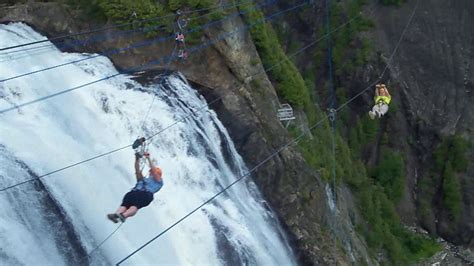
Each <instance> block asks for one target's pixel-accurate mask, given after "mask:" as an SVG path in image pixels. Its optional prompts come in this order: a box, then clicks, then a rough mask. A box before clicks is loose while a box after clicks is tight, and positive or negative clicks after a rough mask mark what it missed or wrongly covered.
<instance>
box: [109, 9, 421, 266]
mask: <svg viewBox="0 0 474 266" xmlns="http://www.w3.org/2000/svg"><path fill="white" fill-rule="evenodd" d="M418 2H419V0H417V2H416V6H415V8H414V9H413V12H412V15H411V17H410V19H409V20H408V22H407V24H406V27H405V29H404V30H403V31H402V34H401V36H400V39H399V41H398V44H397V46H396V47H395V49H394V51H393V53H392V55H391V57H390V59H389V60H388V62H387V64H386V66H385V69H384V72H385V70H386V69H387V68H388V66H389V65H390V64H391V62H392V60H393V56H394V55H395V53H396V51H397V49H398V46H399V45H400V43H401V41H402V39H403V37H404V35H405V33H406V30H407V29H408V27H409V25H410V24H411V21H412V19H413V16H414V14H415V13H416V10H417V7H418ZM384 72H383V73H384ZM376 82H378V81H376ZM376 82H374V83H373V84H375V83H376ZM372 87H373V85H370V86H369V87H367V88H366V89H364V90H363V91H366V90H367V89H368V88H372ZM359 95H361V94H359ZM351 100H352V99H351ZM351 100H348V101H346V102H345V103H344V104H343V105H341V106H340V107H339V108H337V109H336V110H335V112H338V111H340V110H341V109H342V108H343V107H344V106H346V105H347V104H348V103H349V102H350V101H351ZM329 116H330V114H328V115H326V116H324V117H323V118H322V119H320V120H319V121H318V122H317V123H315V124H313V125H312V126H311V127H310V128H309V130H308V131H312V130H313V129H315V128H317V127H319V126H320V125H321V124H322V123H323V122H324V121H325V120H326V119H329ZM308 131H305V132H303V133H301V134H300V135H298V136H297V137H296V138H294V139H293V140H291V141H289V142H288V143H286V144H284V145H283V146H282V147H281V148H279V149H278V150H277V151H275V152H273V153H272V154H270V155H269V156H268V157H266V158H265V159H264V160H262V161H261V162H260V163H258V164H257V165H256V166H254V167H253V168H252V169H250V170H249V171H248V172H247V173H246V174H244V175H242V176H241V177H239V178H238V179H236V180H235V181H234V182H232V183H230V184H229V185H228V186H227V187H225V188H224V189H222V190H221V191H219V192H218V193H217V194H215V195H214V196H212V197H211V198H209V199H208V200H207V201H205V202H204V203H202V204H201V205H199V206H198V207H196V208H195V209H193V210H192V211H191V212H189V213H188V214H186V215H185V216H183V217H182V218H181V219H179V220H178V221H176V222H175V223H173V224H172V225H170V226H169V227H167V228H166V229H165V230H163V231H161V232H160V233H159V234H158V235H156V236H155V237H153V238H152V239H151V240H149V241H148V242H146V243H145V244H143V245H142V246H140V247H139V248H137V249H136V250H134V251H133V252H132V253H130V254H129V255H127V256H126V257H125V258H123V259H122V260H120V261H119V262H117V264H116V265H120V264H122V263H123V262H125V261H126V260H127V259H129V258H130V257H132V256H133V255H135V254H136V253H137V252H139V251H140V250H142V249H143V248H145V247H146V246H147V245H149V244H150V243H152V242H153V241H155V240H156V239H158V238H159V237H161V236H162V235H164V234H165V233H166V232H168V231H169V230H171V229H172V228H173V227H175V226H176V225H178V224H179V223H181V222H182V221H184V220H185V219H187V218H188V217H189V216H191V215H192V214H193V213H195V212H196V211H198V210H199V209H200V208H202V207H203V206H205V205H206V204H208V203H210V202H211V201H212V200H214V199H215V198H217V197H218V196H219V195H221V194H222V193H224V192H225V191H227V190H228V189H229V188H231V187H232V186H233V185H235V184H236V183H238V182H239V181H241V180H242V179H244V178H245V177H247V176H249V175H250V174H251V173H252V172H254V171H255V170H257V169H258V168H259V167H260V166H262V165H263V164H265V163H266V162H268V161H269V160H271V159H272V158H273V157H275V156H276V155H278V154H279V153H280V152H282V151H283V150H284V149H286V148H288V147H289V146H290V145H292V144H294V143H297V142H298V141H299V140H300V139H301V138H303V137H304V136H305V135H306V134H307V132H308Z"/></svg>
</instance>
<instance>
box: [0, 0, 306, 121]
mask: <svg viewBox="0 0 474 266" xmlns="http://www.w3.org/2000/svg"><path fill="white" fill-rule="evenodd" d="M306 4H308V1H307V0H305V1H303V3H301V4H299V5H297V6H293V7H291V8H288V9H285V10H283V11H280V12H277V13H274V14H272V15H270V16H268V17H264V18H262V19H260V20H258V21H257V22H255V23H252V24H250V25H247V26H243V27H238V28H237V29H236V30H234V31H231V32H228V33H226V34H222V35H221V36H220V37H219V38H216V39H214V40H211V41H209V42H207V43H205V44H202V45H200V46H196V47H193V48H191V49H189V51H190V52H192V51H199V50H202V49H204V48H206V47H208V46H211V45H213V44H214V43H216V42H218V41H220V40H222V39H225V38H226V37H228V36H231V35H233V34H235V33H237V32H239V31H241V30H245V29H247V28H250V27H253V26H255V25H257V24H260V23H264V22H265V20H267V19H269V20H270V19H273V18H274V17H275V16H279V15H281V14H283V13H285V12H289V11H292V10H294V9H297V8H299V7H302V6H304V5H306ZM241 14H242V13H241ZM173 36H174V35H173ZM175 57H176V56H164V57H161V58H159V59H158V60H152V61H149V62H148V63H146V64H144V65H140V66H136V67H133V68H129V69H126V70H125V71H124V72H122V73H116V74H113V75H110V76H106V77H103V78H100V79H97V80H94V81H91V82H88V83H85V84H82V85H79V86H76V87H73V88H70V89H66V90H62V91H59V92H56V93H52V94H49V95H46V96H43V97H40V98H37V99H34V100H31V101H28V102H24V103H21V104H13V106H12V107H8V108H5V109H2V110H0V114H3V113H6V112H9V111H12V110H15V109H19V108H20V107H23V106H27V105H31V104H34V103H37V102H41V101H44V100H47V99H50V98H53V97H56V96H59V95H62V94H65V93H69V92H72V91H75V90H77V89H80V88H84V87H87V86H90V85H93V84H96V83H99V82H101V81H105V80H108V79H111V78H114V77H117V76H119V75H123V74H127V73H133V72H137V71H145V70H147V68H148V67H150V66H153V65H157V64H160V63H166V62H168V61H169V60H174V58H175Z"/></svg>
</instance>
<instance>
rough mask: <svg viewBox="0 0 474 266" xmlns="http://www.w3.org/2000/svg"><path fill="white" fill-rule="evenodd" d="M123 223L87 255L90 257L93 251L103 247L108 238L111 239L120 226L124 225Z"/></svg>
mask: <svg viewBox="0 0 474 266" xmlns="http://www.w3.org/2000/svg"><path fill="white" fill-rule="evenodd" d="M122 225H123V223H120V224H119V225H118V226H117V227H116V228H115V230H113V231H112V232H111V233H110V234H108V235H107V237H106V238H104V240H102V241H101V242H100V243H99V245H97V246H96V247H95V248H93V249H92V250H91V251H90V252H89V253H87V257H89V258H90V256H91V255H92V253H94V252H95V251H96V250H98V249H99V248H100V247H102V245H103V244H104V243H105V242H107V240H109V239H110V238H111V237H112V236H113V235H114V234H115V233H116V232H117V231H118V230H119V229H120V227H122Z"/></svg>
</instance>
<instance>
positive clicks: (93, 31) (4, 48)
mask: <svg viewBox="0 0 474 266" xmlns="http://www.w3.org/2000/svg"><path fill="white" fill-rule="evenodd" d="M247 2H252V0H249V1H247ZM243 3H244V4H245V3H246V2H243ZM229 5H230V4H229ZM232 5H236V4H232ZM222 7H223V6H216V7H207V8H201V9H196V10H190V11H185V12H182V13H181V14H183V15H186V14H192V13H196V12H203V11H208V10H212V9H218V8H222ZM174 16H175V14H169V15H164V16H158V17H153V18H147V19H142V20H136V21H132V22H127V23H123V24H115V25H111V26H106V27H102V28H99V29H95V30H90V31H83V32H78V33H72V34H66V35H61V36H56V37H53V38H50V39H47V40H41V41H34V42H29V43H23V44H18V45H13V46H9V47H3V48H0V51H6V50H11V49H14V48H20V47H25V46H29V45H33V44H39V43H44V42H48V41H57V40H61V39H65V38H70V37H77V36H82V35H89V34H93V33H97V32H101V31H106V30H110V29H115V28H120V27H125V26H129V25H133V24H137V23H143V22H149V21H154V20H158V19H163V18H170V17H174Z"/></svg>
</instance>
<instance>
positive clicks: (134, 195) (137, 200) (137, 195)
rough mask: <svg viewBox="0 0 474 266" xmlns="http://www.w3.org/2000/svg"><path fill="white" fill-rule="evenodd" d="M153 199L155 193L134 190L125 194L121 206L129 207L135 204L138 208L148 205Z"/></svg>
mask: <svg viewBox="0 0 474 266" xmlns="http://www.w3.org/2000/svg"><path fill="white" fill-rule="evenodd" d="M152 201H153V193H150V192H147V191H141V190H132V191H130V192H128V193H127V194H125V196H124V197H123V200H122V204H121V206H124V207H127V208H129V207H130V206H135V207H137V208H138V209H140V208H143V207H146V206H148V205H149V204H150V202H152Z"/></svg>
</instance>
